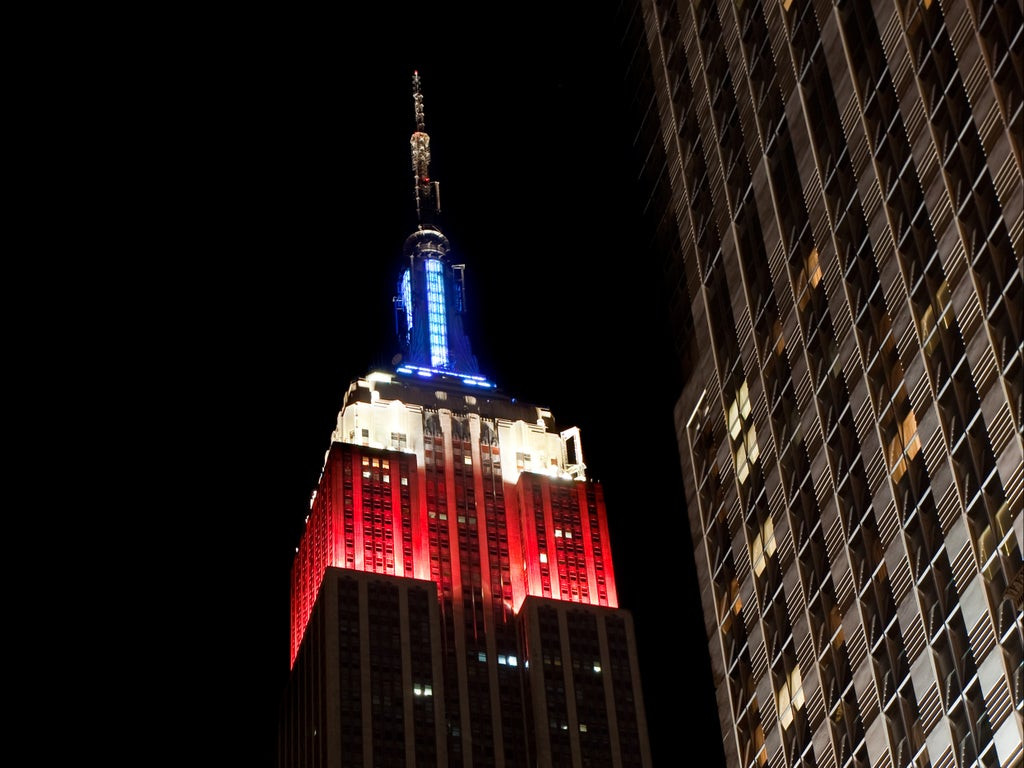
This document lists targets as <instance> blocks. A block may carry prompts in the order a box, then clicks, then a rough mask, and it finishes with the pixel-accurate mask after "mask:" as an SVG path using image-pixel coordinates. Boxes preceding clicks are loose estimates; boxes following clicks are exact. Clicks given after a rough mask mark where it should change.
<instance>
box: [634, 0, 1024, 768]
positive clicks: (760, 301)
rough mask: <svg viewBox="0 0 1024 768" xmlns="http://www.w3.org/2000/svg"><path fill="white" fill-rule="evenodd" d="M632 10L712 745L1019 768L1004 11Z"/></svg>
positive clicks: (884, 7)
mask: <svg viewBox="0 0 1024 768" xmlns="http://www.w3.org/2000/svg"><path fill="white" fill-rule="evenodd" d="M640 7H641V10H642V20H643V24H644V28H645V36H646V39H647V43H648V45H649V47H650V49H651V57H650V59H649V60H648V61H647V62H645V63H644V64H643V65H642V66H641V65H635V64H631V68H633V78H634V85H635V86H636V90H637V95H636V97H635V99H636V102H637V103H638V104H639V105H648V106H646V107H643V106H642V107H641V109H640V110H639V112H640V113H641V114H642V115H643V117H642V120H643V128H642V129H641V131H640V133H639V134H638V137H639V138H638V141H639V142H641V144H642V143H643V142H645V141H646V142H648V143H657V144H658V146H657V148H656V149H657V150H658V151H654V150H655V148H650V151H648V147H645V146H643V145H642V146H641V150H642V153H641V154H642V155H643V156H644V157H645V160H644V171H645V173H644V174H642V179H645V180H646V183H648V184H649V185H650V189H651V190H652V192H651V200H650V202H649V205H652V206H656V207H657V208H658V210H656V211H655V212H654V213H653V214H652V217H651V218H652V219H653V221H654V222H656V224H655V229H656V232H657V233H658V235H657V237H656V242H657V243H660V245H661V247H662V248H664V249H665V261H664V263H665V264H668V265H669V267H668V268H666V276H667V277H668V280H669V286H668V288H669V291H670V292H671V293H672V294H673V295H674V296H676V298H677V299H679V298H681V297H682V296H683V295H685V296H687V299H686V301H687V302H688V303H689V311H690V315H691V317H692V318H693V320H694V323H693V327H692V330H691V331H690V332H689V333H690V338H689V340H687V341H685V342H683V343H681V344H679V345H678V347H679V348H680V349H683V350H688V351H687V352H686V353H685V355H686V356H688V359H689V361H690V363H691V364H690V365H689V366H687V369H688V371H689V374H688V380H687V382H686V384H685V386H684V389H683V392H682V397H681V399H680V403H679V406H678V407H677V411H676V412H677V415H678V418H679V419H680V421H679V423H678V425H677V427H678V430H677V433H678V434H679V435H680V451H681V453H682V455H683V459H684V465H685V466H686V467H687V471H686V473H684V480H685V482H686V485H687V488H688V491H689V493H688V499H689V500H690V502H691V508H690V517H691V526H692V530H693V534H694V537H695V540H698V539H699V540H702V541H703V548H702V549H703V555H702V556H700V557H698V572H699V575H700V578H701V580H702V581H703V582H704V583H708V584H710V586H711V589H710V590H704V591H703V592H702V594H705V595H707V596H708V597H709V599H710V600H711V601H712V602H713V605H711V606H706V615H707V616H709V617H711V618H710V619H709V621H711V622H713V624H712V626H709V628H708V629H709V636H710V637H711V642H710V644H709V650H710V652H711V656H712V664H713V667H714V668H715V671H716V676H717V677H718V678H719V679H721V680H722V681H723V683H722V684H723V685H724V686H726V688H727V690H728V696H727V697H725V698H724V699H722V700H724V701H727V702H728V704H727V710H726V711H723V713H722V717H723V721H724V722H726V723H731V724H732V725H733V729H732V732H731V733H726V734H724V737H725V739H724V746H725V750H726V755H727V758H728V759H729V760H730V762H731V763H732V764H737V765H742V766H745V767H750V766H763V765H768V764H770V765H835V766H843V767H844V768H845V766H854V765H868V764H892V765H897V766H901V767H902V766H906V765H915V766H916V765H927V764H933V765H935V764H942V765H947V766H952V765H961V766H965V765H975V764H978V765H984V766H990V765H992V766H995V765H1009V764H1013V763H1014V762H1015V761H1019V760H1020V759H1021V757H1022V756H1024V734H1022V729H1021V705H1020V702H1021V701H1022V696H1021V683H1020V679H1021V677H1022V674H1024V673H1022V670H1024V667H1022V662H1021V648H1022V646H1024V642H1022V636H1021V632H1020V624H1021V619H1022V613H1021V605H1022V600H1021V599H1020V597H1019V595H1020V593H1021V592H1022V590H1021V587H1020V582H1021V579H1022V567H1021V541H1020V540H1019V533H1014V532H1013V528H1014V525H1016V527H1017V529H1018V530H1019V528H1020V519H1021V508H1022V495H1024V427H1022V417H1021V413H1022V406H1024V394H1022V392H1024V380H1022V377H1024V367H1022V339H1024V335H1022V321H1021V318H1022V317H1024V311H1022V309H1024V307H1022V301H1024V287H1022V286H1024V280H1022V270H1021V266H1020V254H1021V239H1022V234H1024V225H1022V208H1024V202H1022V201H1024V177H1022V173H1021V168H1022V163H1021V141H1020V135H1021V132H1020V129H1019V126H1020V124H1021V115H1022V103H1024V87H1022V79H1024V78H1022V77H1021V72H1022V67H1021V61H1022V59H1021V57H1020V55H1019V54H1018V53H1016V51H1017V50H1019V48H1020V42H1021V40H1022V39H1024V38H1022V34H1024V33H1022V31H1021V30H1022V16H1021V11H1020V7H1019V4H1015V3H1013V2H995V3H991V4H990V3H980V2H976V1H975V0H966V2H964V1H961V2H956V1H955V0H953V1H951V2H948V3H945V2H944V3H940V2H931V1H930V0H923V2H896V3H891V4H890V3H888V2H875V3H858V2H853V1H852V0H843V1H842V2H836V3H831V4H830V3H816V2H810V0H783V1H782V2H775V1H774V0H773V1H772V2H767V1H766V0H753V2H751V1H750V0H745V1H744V2H729V1H728V0H719V1H718V2H715V1H714V0H712V1H711V2H699V3H690V4H677V3H672V2H669V1H668V0H664V1H663V0H642V2H641V3H640ZM1015 44H1016V46H1017V48H1016V49H1014V47H1013V46H1014V45H1015ZM648 67H649V69H648ZM1011 73H1012V74H1011ZM650 100H653V101H650ZM655 112H656V116H655V115H654V113H655ZM654 123H657V130H655V129H654V128H652V124H654ZM1015 126H1016V127H1017V131H1016V133H1015V132H1014V131H1013V130H1012V129H1013V128H1014V127H1015ZM659 152H660V153H661V154H659ZM659 158H664V160H661V159H659ZM662 162H663V163H664V165H665V166H667V167H668V168H672V169H678V171H679V172H676V171H675V170H674V171H673V172H672V173H670V174H665V173H663V172H662V171H660V170H659V171H657V172H654V171H651V172H648V169H649V167H650V166H651V164H652V163H653V164H654V168H655V169H658V168H661V163H662ZM666 188H667V191H666ZM666 218H667V219H668V220H669V221H670V222H671V224H672V225H673V226H674V228H675V231H676V233H678V238H677V239H676V238H673V237H671V236H665V235H663V234H662V233H663V231H664V230H665V229H666V228H671V227H667V226H666V224H665V221H666ZM680 261H681V262H682V264H681V265H680V263H679V262H680ZM684 280H685V282H686V288H687V291H686V293H685V294H683V292H682V290H681V286H682V282H683V281H684ZM678 314H680V313H678V312H677V311H676V310H675V309H674V310H673V326H674V328H678V327H680V326H681V325H682V324H681V323H679V322H678V321H677V320H676V316H677V315H678ZM683 356H684V353H681V357H683ZM709 607H710V610H708V608H709Z"/></svg>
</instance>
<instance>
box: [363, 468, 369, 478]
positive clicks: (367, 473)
mask: <svg viewBox="0 0 1024 768" xmlns="http://www.w3.org/2000/svg"><path fill="white" fill-rule="evenodd" d="M369 476H370V470H368V469H364V470H363V477H369Z"/></svg>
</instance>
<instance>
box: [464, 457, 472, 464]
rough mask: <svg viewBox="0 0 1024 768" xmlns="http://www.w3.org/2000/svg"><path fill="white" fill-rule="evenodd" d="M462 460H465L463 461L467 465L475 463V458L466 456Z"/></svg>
mask: <svg viewBox="0 0 1024 768" xmlns="http://www.w3.org/2000/svg"><path fill="white" fill-rule="evenodd" d="M462 460H463V461H464V462H465V463H466V464H472V463H473V457H472V456H464V457H463V458H462Z"/></svg>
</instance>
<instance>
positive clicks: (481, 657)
mask: <svg viewBox="0 0 1024 768" xmlns="http://www.w3.org/2000/svg"><path fill="white" fill-rule="evenodd" d="M476 657H477V659H479V660H480V661H487V653H486V652H485V651H480V652H478V653H477V655H476Z"/></svg>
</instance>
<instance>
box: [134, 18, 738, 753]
mask: <svg viewBox="0 0 1024 768" xmlns="http://www.w3.org/2000/svg"><path fill="white" fill-rule="evenodd" d="M597 5H598V4H593V5H591V4H579V5H576V4H566V5H563V4H550V5H544V6H538V7H530V6H528V5H518V4H509V7H504V6H503V8H504V10H503V11H502V12H501V15H494V14H495V12H493V11H490V10H488V11H487V12H486V13H483V12H481V11H480V10H473V9H476V8H482V7H483V6H466V8H467V10H464V11H460V12H456V11H454V10H450V9H449V10H444V9H441V8H437V7H432V6H417V8H418V10H417V11H408V10H405V11H403V10H401V9H397V8H394V7H389V9H388V10H387V11H386V12H385V11H377V12H361V11H359V12H357V11H349V10H346V12H345V14H344V15H343V16H341V17H340V18H339V17H338V16H337V14H334V13H332V14H331V15H330V16H319V15H316V14H313V13H311V14H310V15H305V13H304V12H300V11H299V10H297V9H294V10H288V11H280V10H278V11H275V12H274V14H275V15H266V16H254V15H250V16H247V17H244V18H239V19H231V20H227V21H225V22H223V23H219V24H218V25H217V28H216V29H211V30H210V31H209V32H208V33H207V34H208V35H209V37H210V44H209V45H206V46H204V49H205V51H206V53H204V57H203V58H202V59H201V60H200V61H199V62H191V63H190V64H189V65H188V75H187V78H184V79H183V80H181V82H180V91H181V92H180V93H177V94H176V97H175V98H174V100H173V104H174V105H175V108H173V109H172V108H168V110H167V112H166V114H161V115H157V116H156V118H158V119H160V120H161V121H163V125H162V127H161V131H160V133H161V136H165V137H166V143H167V146H166V148H165V149H166V153H165V156H164V158H163V162H164V163H165V164H166V169H167V171H168V173H169V175H170V176H171V177H173V179H174V186H175V188H176V189H181V190H185V193H184V194H182V195H178V194H164V195H161V197H160V200H161V202H162V203H166V205H167V210H165V211H163V212H161V214H160V216H159V217H158V219H157V221H158V222H159V224H160V226H161V227H164V228H166V230H167V232H166V236H165V237H164V236H162V235H160V233H158V236H157V237H156V238H154V240H155V242H156V247H157V250H158V252H159V258H160V259H162V260H163V263H164V264H165V265H166V274H167V276H168V283H169V284H170V285H171V286H172V291H171V297H170V298H169V299H165V301H167V302H168V309H169V310H173V313H174V316H176V317H178V318H181V323H180V326H179V325H178V324H175V323H171V324H170V325H169V326H168V327H167V328H166V329H165V330H163V331H162V332H161V343H162V344H164V345H165V346H167V347H169V359H171V360H173V361H174V362H173V363H168V364H167V365H166V366H163V367H162V369H161V370H162V372H161V374H160V375H161V376H162V377H163V378H164V379H165V380H166V382H168V383H166V384H165V385H164V387H163V389H162V391H165V392H166V394H165V395H164V399H165V400H178V401H179V402H178V403H177V405H176V406H175V407H174V408H173V410H174V412H175V413H176V414H178V415H180V416H182V417H183V418H182V419H181V421H180V423H178V424H172V425H171V426H170V429H171V430H172V431H173V432H174V437H173V439H172V440H171V441H170V442H171V443H172V444H173V447H172V448H169V449H168V450H169V451H170V452H173V453H174V454H176V456H175V462H174V465H175V467H176V470H175V473H176V475H177V476H178V477H179V478H180V479H181V480H182V482H181V483H180V486H181V488H182V489H184V490H183V491H181V489H179V492H181V496H182V499H183V501H182V503H183V504H184V505H185V508H184V509H182V510H181V519H182V520H183V521H184V523H185V525H186V526H187V527H188V528H189V531H190V536H191V535H192V532H194V535H195V537H196V539H198V540H199V542H203V543H201V544H199V545H198V547H199V548H201V549H202V551H203V552H202V555H201V556H200V557H197V558H196V560H195V563H194V564H192V565H190V568H191V569H192V576H193V577H194V579H192V580H194V581H196V582H198V583H199V584H200V591H199V592H197V593H196V595H195V596H194V597H192V598H186V599H184V602H185V603H190V602H191V603H194V605H191V606H189V607H188V613H187V615H188V616H189V621H190V622H192V623H193V624H194V626H192V627H190V628H188V629H186V630H184V631H183V633H182V635H183V637H184V638H185V639H184V640H183V642H184V643H186V644H187V645H191V648H192V650H191V652H189V653H188V657H189V658H190V659H192V658H193V656H194V658H195V661H190V662H189V664H190V665H191V666H193V667H195V666H198V667H199V668H198V669H192V670H190V671H189V675H188V678H187V679H188V680H189V685H191V686H193V688H194V689H195V690H196V696H195V699H196V703H195V707H196V710H197V715H198V713H199V712H200V711H201V712H202V713H203V715H202V719H203V721H204V722H208V723H209V726H208V727H209V730H210V731H211V732H212V735H213V736H214V738H216V739H217V740H218V741H219V742H221V743H222V744H223V748H224V750H225V754H233V755H235V756H236V757H237V758H238V759H237V760H233V761H232V762H233V764H240V765H242V764H244V765H268V766H269V765H272V764H273V759H274V744H275V738H276V732H275V730H276V717H277V707H278V703H279V699H280V696H281V692H282V689H283V686H284V683H285V680H286V677H287V668H288V590H289V569H290V564H291V558H292V556H293V554H294V549H295V546H296V545H297V543H298V538H299V535H300V533H301V528H302V522H303V518H304V516H305V515H306V513H307V510H308V507H307V501H308V498H309V495H310V492H311V491H312V489H313V487H314V485H315V483H316V479H317V476H318V473H319V470H320V467H321V464H322V460H323V454H324V451H325V450H326V449H327V447H328V442H329V438H330V433H331V430H332V428H333V424H334V420H335V418H336V415H337V412H338V410H339V407H340V405H341V400H342V396H343V394H344V392H345V390H346V388H347V386H348V384H349V382H350V381H352V380H353V379H355V378H357V377H359V376H361V375H364V374H365V373H366V372H367V371H368V370H369V369H370V368H371V367H373V366H375V365H380V364H383V363H385V362H386V361H388V360H390V358H391V356H392V355H393V354H394V352H395V351H396V347H395V340H394V335H393V327H394V323H393V315H392V310H391V298H392V296H393V295H394V291H395V284H396V280H397V276H398V271H399V268H400V265H401V259H400V255H401V247H402V243H403V241H404V240H405V238H406V236H407V235H408V234H409V233H410V232H411V230H412V227H413V224H414V215H413V198H412V177H411V171H410V160H409V144H408V139H409V134H410V132H411V131H412V129H413V114H412V101H411V95H410V78H411V73H412V70H413V69H418V70H419V71H420V74H421V76H422V79H423V90H424V100H425V108H426V123H427V130H428V132H429V133H430V135H431V138H432V150H433V163H432V168H431V170H432V176H433V178H435V179H438V180H440V182H441V199H442V203H443V207H444V211H443V219H442V222H441V224H442V228H443V229H444V231H445V233H446V234H447V235H448V237H449V239H450V241H451V243H452V246H453V250H454V251H455V254H456V256H457V258H458V259H459V260H460V261H464V262H465V263H466V264H467V281H468V303H469V311H470V321H469V323H468V326H467V327H468V330H469V334H470V339H471V342H472V344H473V348H474V352H475V354H476V355H477V358H478V360H479V362H480V365H481V368H482V372H483V373H485V374H486V375H488V376H489V377H490V378H491V379H492V380H493V381H496V382H497V383H498V385H499V387H501V389H503V390H504V391H506V392H508V393H509V394H512V395H514V396H516V397H518V398H521V399H524V400H528V401H532V402H536V403H538V404H540V405H545V406H548V407H550V408H551V409H552V411H553V412H554V415H555V417H556V419H557V420H558V422H559V424H560V425H561V426H563V427H564V426H569V425H573V424H575V425H578V426H579V427H580V428H581V430H582V437H583V449H584V452H585V456H586V460H587V464H588V467H589V475H590V477H592V478H596V479H599V480H601V481H602V484H603V485H604V487H605V492H606V497H607V502H608V516H609V523H610V527H611V533H612V543H613V557H614V563H615V567H616V577H617V582H618V587H619V597H620V603H621V605H622V606H623V607H626V608H629V609H630V610H631V611H632V612H633V614H634V619H635V623H636V631H637V641H638V645H639V654H640V664H641V675H642V678H643V685H644V692H645V699H646V705H647V713H648V720H649V730H650V739H651V744H652V748H653V750H654V756H655V763H656V764H657V765H673V764H676V763H677V761H678V759H679V755H680V754H681V753H682V751H683V750H684V749H685V750H686V753H687V754H688V755H689V756H690V757H695V756H696V755H697V754H698V753H700V752H705V753H707V755H708V756H707V757H706V758H705V759H704V760H703V761H702V762H701V763H700V764H703V765H710V766H714V765H716V764H717V762H716V761H719V760H721V757H720V755H718V756H714V757H712V756H713V755H715V752H716V751H717V750H718V749H719V747H718V746H717V742H718V739H719V737H718V725H717V715H716V712H715V702H714V695H713V691H712V688H711V675H710V671H709V667H708V660H707V650H706V640H705V637H704V631H703V627H702V621H701V614H700V607H699V597H698V593H697V586H696V577H695V572H694V568H693V564H692V562H691V561H692V558H691V555H690V552H691V545H690V541H689V534H688V528H687V522H686V511H685V507H684V501H683V492H682V484H681V479H680V472H679V459H678V454H677V450H676V444H675V439H674V435H673V425H672V405H673V400H674V397H675V395H676V394H677V393H678V379H679V375H678V371H677V365H678V364H677V363H676V362H675V360H674V358H673V354H672V351H671V349H672V347H671V341H670V337H669V330H668V315H667V311H666V309H665V303H664V298H663V293H662V292H663V287H662V285H661V282H660V279H661V265H660V264H659V263H658V262H657V260H656V258H655V257H654V256H653V255H652V254H651V252H650V251H649V249H648V246H647V244H648V242H649V241H650V239H651V235H650V232H649V230H648V229H647V228H646V225H645V224H644V222H643V219H642V209H643V205H644V202H645V201H644V199H643V198H642V197H641V195H640V189H639V187H638V185H637V183H636V181H635V179H636V177H637V170H638V168H639V164H640V160H641V158H639V157H636V156H635V153H634V150H633V148H632V146H631V142H632V137H633V134H634V133H635V130H636V126H635V124H634V122H635V118H634V115H633V114H632V113H631V112H630V110H629V107H628V103H627V98H626V96H627V89H626V86H625V84H624V83H623V74H622V72H623V57H624V56H626V55H627V52H623V51H621V50H620V49H619V48H618V45H619V37H620V33H619V32H618V31H617V30H616V29H615V28H614V24H613V19H612V13H611V10H610V9H609V7H606V6H602V7H600V8H598V7H597ZM609 5H611V4H609ZM572 6H575V7H572ZM210 51H214V52H215V53H212V54H210V53H209V52H210ZM181 55H182V57H183V61H185V62H188V61H189V57H190V52H189V50H188V49H187V47H185V48H184V49H183V50H182V52H181ZM162 87H167V88H169V89H177V88H178V87H179V77H178V75H177V73H176V72H175V71H174V67H173V66H172V67H170V70H169V71H168V72H167V74H166V78H165V79H164V85H163V86H162ZM139 301H141V302H144V301H145V300H144V299H139ZM186 328H187V329H188V330H185V329H186ZM172 369H173V370H172ZM206 542H208V543H206ZM189 557H191V555H189ZM666 614H670V615H671V616H672V617H673V618H676V617H678V618H679V619H680V620H681V623H682V626H683V627H684V632H685V633H686V634H685V635H684V636H679V635H678V634H675V633H673V632H672V631H670V623H669V622H668V621H667V620H666ZM211 638H212V642H211ZM695 711H696V713H697V718H696V719H694V714H693V713H694V712H695ZM198 721H199V718H198V716H197V720H196V722H197V723H198ZM194 727H195V728H197V729H198V728H200V727H207V726H200V725H198V724H197V725H195V726H194ZM702 741H703V742H707V746H706V748H704V747H702V746H701V743H702ZM694 764H696V763H694Z"/></svg>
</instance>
